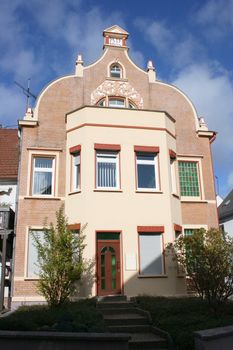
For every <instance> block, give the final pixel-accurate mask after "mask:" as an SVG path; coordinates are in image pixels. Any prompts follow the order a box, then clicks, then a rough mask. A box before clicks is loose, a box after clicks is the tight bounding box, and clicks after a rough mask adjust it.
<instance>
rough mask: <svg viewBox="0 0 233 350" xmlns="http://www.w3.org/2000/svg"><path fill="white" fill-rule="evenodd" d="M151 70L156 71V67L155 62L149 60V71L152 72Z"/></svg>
mask: <svg viewBox="0 0 233 350" xmlns="http://www.w3.org/2000/svg"><path fill="white" fill-rule="evenodd" d="M150 69H152V70H155V67H154V65H153V62H152V61H151V60H149V61H148V62H147V70H150Z"/></svg>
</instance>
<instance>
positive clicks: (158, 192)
mask: <svg viewBox="0 0 233 350" xmlns="http://www.w3.org/2000/svg"><path fill="white" fill-rule="evenodd" d="M135 193H153V194H162V193H163V192H162V191H156V190H155V191H153V190H136V191H135Z"/></svg>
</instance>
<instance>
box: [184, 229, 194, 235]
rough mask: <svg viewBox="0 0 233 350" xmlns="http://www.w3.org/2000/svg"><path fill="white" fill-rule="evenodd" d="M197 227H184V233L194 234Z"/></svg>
mask: <svg viewBox="0 0 233 350" xmlns="http://www.w3.org/2000/svg"><path fill="white" fill-rule="evenodd" d="M194 231H195V229H194V228H185V229H184V235H185V236H192V235H193V233H194Z"/></svg>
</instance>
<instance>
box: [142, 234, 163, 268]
mask: <svg viewBox="0 0 233 350" xmlns="http://www.w3.org/2000/svg"><path fill="white" fill-rule="evenodd" d="M162 252H163V242H162V234H161V233H140V234H139V254H140V275H161V274H163V273H164V266H163V265H164V263H163V254H162Z"/></svg>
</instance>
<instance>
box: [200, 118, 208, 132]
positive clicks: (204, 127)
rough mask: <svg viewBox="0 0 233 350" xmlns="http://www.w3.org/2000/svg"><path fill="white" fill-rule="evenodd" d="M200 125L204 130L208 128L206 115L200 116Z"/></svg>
mask: <svg viewBox="0 0 233 350" xmlns="http://www.w3.org/2000/svg"><path fill="white" fill-rule="evenodd" d="M199 125H200V128H201V129H202V130H208V127H207V124H206V122H205V118H204V117H200V118H199Z"/></svg>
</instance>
